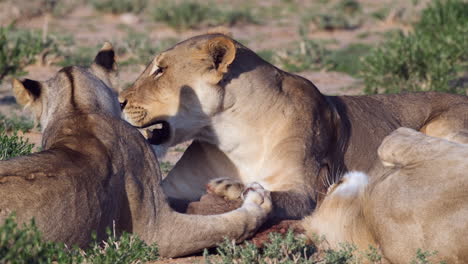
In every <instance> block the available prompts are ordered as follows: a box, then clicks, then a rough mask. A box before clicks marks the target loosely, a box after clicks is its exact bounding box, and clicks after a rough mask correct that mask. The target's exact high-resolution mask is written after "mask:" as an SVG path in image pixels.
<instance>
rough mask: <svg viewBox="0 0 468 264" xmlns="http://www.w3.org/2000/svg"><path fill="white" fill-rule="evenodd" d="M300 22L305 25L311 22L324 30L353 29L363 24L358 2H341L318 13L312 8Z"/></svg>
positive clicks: (352, 0)
mask: <svg viewBox="0 0 468 264" xmlns="http://www.w3.org/2000/svg"><path fill="white" fill-rule="evenodd" d="M302 20H303V22H306V23H309V22H312V23H314V24H315V25H316V26H317V27H318V28H319V29H324V30H336V29H354V28H357V27H359V26H360V25H361V24H362V22H363V19H362V8H361V5H360V4H359V2H358V1H355V0H341V1H339V2H338V3H337V4H335V5H332V6H329V7H327V8H325V9H324V10H320V11H319V12H317V11H316V10H315V7H314V10H311V11H309V12H307V13H306V15H305V16H304V17H303V18H302Z"/></svg>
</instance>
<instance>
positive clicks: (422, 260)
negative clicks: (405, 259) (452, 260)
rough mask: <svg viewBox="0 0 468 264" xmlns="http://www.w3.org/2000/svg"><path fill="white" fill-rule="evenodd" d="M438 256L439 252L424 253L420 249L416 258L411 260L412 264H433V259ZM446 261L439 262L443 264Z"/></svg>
mask: <svg viewBox="0 0 468 264" xmlns="http://www.w3.org/2000/svg"><path fill="white" fill-rule="evenodd" d="M436 255H437V251H432V252H429V251H424V250H422V249H418V250H417V251H416V256H415V257H414V259H413V260H411V264H431V263H433V262H432V261H431V257H434V256H436ZM443 263H445V261H441V262H439V264H443Z"/></svg>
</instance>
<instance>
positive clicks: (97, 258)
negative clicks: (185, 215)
mask: <svg viewBox="0 0 468 264" xmlns="http://www.w3.org/2000/svg"><path fill="white" fill-rule="evenodd" d="M107 234H108V239H107V240H105V241H102V242H97V241H96V240H95V242H93V243H92V244H91V245H90V247H89V248H88V249H86V250H81V249H78V248H76V247H69V246H65V245H64V244H63V243H55V242H48V241H44V240H43V239H42V235H41V233H40V231H39V230H38V228H37V226H36V224H35V222H34V220H31V222H30V223H27V224H23V225H22V226H18V224H17V223H16V218H15V216H14V214H13V215H11V216H10V217H8V218H7V219H6V221H5V223H4V224H3V225H1V226H0V263H12V264H16V263H18V264H19V263H31V264H35V263H51V262H54V263H56V264H65V263H76V264H79V263H93V264H110V263H122V264H123V263H144V262H146V261H153V260H156V259H157V258H158V249H157V246H156V245H151V246H148V245H146V244H145V242H144V241H142V240H141V239H139V238H138V237H137V236H134V235H130V234H128V233H123V234H122V235H121V236H120V237H116V236H115V234H112V232H111V231H110V230H108V232H107Z"/></svg>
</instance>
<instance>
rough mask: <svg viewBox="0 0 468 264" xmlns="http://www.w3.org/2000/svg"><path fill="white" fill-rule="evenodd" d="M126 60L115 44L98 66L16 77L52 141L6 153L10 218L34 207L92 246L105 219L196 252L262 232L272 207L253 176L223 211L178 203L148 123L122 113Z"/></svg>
mask: <svg viewBox="0 0 468 264" xmlns="http://www.w3.org/2000/svg"><path fill="white" fill-rule="evenodd" d="M115 70H116V65H115V61H114V51H113V49H112V46H110V44H108V43H107V44H106V45H104V47H103V49H102V50H101V51H100V52H99V53H98V54H97V56H96V59H95V63H94V64H93V65H92V66H91V67H90V68H89V69H88V68H82V67H75V66H74V67H66V68H63V69H62V70H60V71H59V72H58V73H57V74H56V76H55V77H53V78H52V79H50V80H48V81H46V82H37V81H32V80H25V81H23V82H20V81H17V80H15V81H14V84H13V90H14V93H15V96H16V99H17V101H18V102H19V103H20V104H22V105H26V106H29V107H30V108H31V109H32V111H33V112H34V113H35V115H36V117H37V118H38V119H39V120H40V123H41V127H42V129H43V140H42V151H41V152H39V153H34V154H30V155H27V156H23V157H17V158H13V159H10V160H6V161H0V197H1V198H0V224H1V223H2V222H3V221H4V220H5V218H6V217H7V216H8V215H10V214H11V213H12V212H16V215H17V220H18V221H19V222H25V221H29V220H30V219H31V218H33V217H34V219H35V221H36V224H37V226H38V227H39V229H40V230H41V231H42V233H43V234H44V238H45V239H47V240H53V241H62V242H64V243H66V244H68V245H78V246H80V247H85V246H87V245H89V243H90V241H91V233H92V232H93V231H96V232H97V237H98V239H102V238H104V237H105V229H106V228H107V227H111V226H114V224H115V228H116V230H117V231H118V232H122V231H127V232H132V233H135V234H137V235H138V236H139V237H140V238H142V239H143V240H144V241H146V242H147V243H154V242H156V243H157V244H158V247H159V252H160V254H161V255H162V256H166V257H172V256H180V255H186V254H190V253H193V252H196V251H199V250H201V249H203V248H206V247H211V246H215V245H216V244H217V243H219V242H222V241H223V239H224V237H225V236H229V237H231V238H233V239H235V240H236V241H241V240H243V239H245V238H247V237H248V236H250V235H252V234H253V233H254V232H255V230H256V229H257V228H258V227H259V226H260V225H261V224H262V223H263V221H264V220H265V219H266V216H267V214H268V213H269V212H270V209H271V200H270V196H269V194H268V192H266V191H265V190H264V189H263V188H262V187H261V186H260V185H258V184H253V185H251V186H250V187H249V189H250V191H249V192H247V193H246V194H245V196H244V197H245V199H244V202H243V204H242V206H241V207H240V208H239V209H237V210H234V211H232V212H229V213H226V214H222V215H214V216H189V215H183V214H179V213H177V212H174V211H173V210H172V209H171V208H170V206H169V204H168V203H167V201H166V196H165V195H164V193H163V191H162V189H161V187H160V181H161V174H160V170H159V166H158V162H157V159H156V156H155V154H154V152H153V150H152V149H151V147H150V145H149V144H148V143H147V142H146V140H145V139H144V138H143V137H142V136H141V134H140V133H139V132H138V130H136V129H134V128H133V127H131V126H129V125H128V124H127V123H126V122H125V121H123V120H121V119H120V109H119V104H118V101H117V95H116V93H115V91H113V90H111V89H110V88H109V86H111V85H110V80H111V77H112V75H114V74H115Z"/></svg>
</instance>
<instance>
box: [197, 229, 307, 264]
mask: <svg viewBox="0 0 468 264" xmlns="http://www.w3.org/2000/svg"><path fill="white" fill-rule="evenodd" d="M216 251H217V254H218V255H219V259H214V258H210V256H208V253H207V252H206V251H205V254H204V255H205V257H206V259H207V263H224V264H228V263H229V264H231V263H238V264H244V263H245V264H256V263H258V264H268V263H285V264H293V263H295V264H301V263H312V262H311V259H310V257H311V256H312V255H313V254H314V253H315V252H316V249H315V248H314V247H312V246H308V245H307V244H306V243H305V240H303V239H299V238H296V237H295V235H294V233H293V232H292V231H289V232H288V233H287V234H286V235H280V234H276V233H272V234H270V242H268V243H266V244H265V246H264V248H263V249H258V248H257V247H256V246H255V245H253V244H252V243H249V242H246V243H244V244H243V245H239V246H238V245H236V244H235V243H234V242H233V241H230V240H229V239H226V240H225V241H224V242H223V243H222V244H220V245H219V247H218V248H217V249H216Z"/></svg>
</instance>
